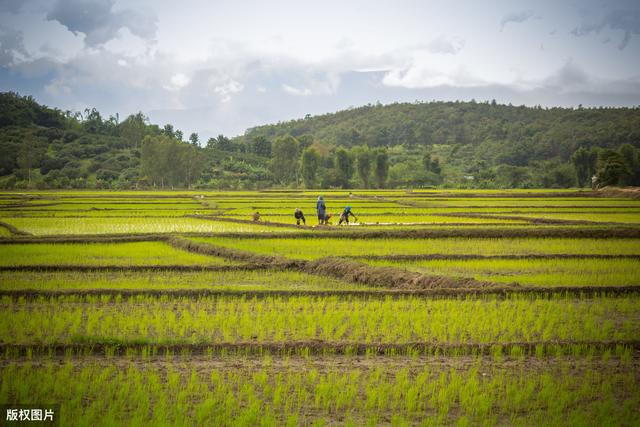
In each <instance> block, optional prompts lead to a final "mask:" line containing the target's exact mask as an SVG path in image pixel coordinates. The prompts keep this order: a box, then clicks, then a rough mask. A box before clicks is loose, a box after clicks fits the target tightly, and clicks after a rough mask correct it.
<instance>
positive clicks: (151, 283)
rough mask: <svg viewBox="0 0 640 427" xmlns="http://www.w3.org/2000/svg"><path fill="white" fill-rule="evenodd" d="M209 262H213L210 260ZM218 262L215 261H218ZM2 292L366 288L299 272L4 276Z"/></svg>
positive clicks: (0, 277) (1, 276) (0, 276)
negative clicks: (26, 290)
mask: <svg viewBox="0 0 640 427" xmlns="http://www.w3.org/2000/svg"><path fill="white" fill-rule="evenodd" d="M207 259H209V258H207ZM214 260H215V258H214ZM0 289H1V290H25V289H29V290H37V291H56V290H88V289H94V290H97V289H103V290H125V289H133V290H201V289H207V290H233V291H251V290H310V291H311V290H319V291H320V290H351V289H360V290H364V289H369V288H367V287H366V286H362V285H355V284H352V283H345V282H341V281H339V280H336V279H333V278H328V277H321V276H315V275H308V274H305V273H300V272H295V271H272V270H266V271H262V270H261V271H214V272H175V271H174V272H171V271H163V272H161V273H158V272H148V273H143V272H123V271H113V272H48V273H41V272H0Z"/></svg>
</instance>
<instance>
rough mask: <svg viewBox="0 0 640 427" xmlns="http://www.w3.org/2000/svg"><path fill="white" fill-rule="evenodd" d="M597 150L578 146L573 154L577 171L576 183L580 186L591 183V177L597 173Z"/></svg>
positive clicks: (572, 158)
mask: <svg viewBox="0 0 640 427" xmlns="http://www.w3.org/2000/svg"><path fill="white" fill-rule="evenodd" d="M596 160H597V152H596V151H595V150H587V149H586V148H584V147H580V148H578V149H577V150H576V151H575V152H574V153H573V155H572V156H571V162H572V163H573V167H574V169H575V171H576V183H577V184H578V187H584V186H585V185H588V184H590V183H591V177H592V176H593V174H594V173H595V168H596Z"/></svg>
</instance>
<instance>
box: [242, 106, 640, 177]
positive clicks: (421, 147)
mask: <svg viewBox="0 0 640 427" xmlns="http://www.w3.org/2000/svg"><path fill="white" fill-rule="evenodd" d="M285 135H292V136H294V137H296V138H298V139H303V140H305V139H311V140H313V141H314V142H315V143H316V145H318V149H319V150H320V151H322V152H327V151H328V152H331V151H332V150H334V148H335V147H337V146H339V147H346V148H351V147H358V146H368V147H369V148H376V147H384V148H387V149H388V150H389V156H390V161H391V170H390V181H391V183H392V185H394V186H419V185H420V184H421V183H425V182H426V183H428V184H432V185H442V184H443V183H444V184H445V185H447V186H466V185H469V186H480V187H495V186H498V187H527V186H543V187H549V186H560V187H564V186H569V185H576V183H578V184H580V185H585V184H586V181H585V178H584V176H581V177H577V178H578V181H579V182H576V172H577V171H576V170H575V167H574V162H572V160H571V158H572V156H573V155H574V153H575V152H576V151H577V150H579V149H580V150H579V153H578V154H579V156H578V157H580V156H582V157H584V158H586V157H591V159H592V160H591V164H590V165H588V167H587V166H584V167H583V169H584V168H587V169H588V170H587V171H581V172H582V174H581V175H586V174H587V173H589V174H591V173H595V169H596V167H597V166H596V165H595V162H596V161H597V153H596V152H597V151H599V150H601V149H610V150H614V151H619V150H620V149H621V147H623V146H625V144H630V145H631V146H633V147H635V148H636V149H638V148H639V147H640V108H639V107H636V108H541V107H525V106H512V105H499V104H497V103H496V102H495V101H493V102H485V103H478V102H474V101H472V102H428V103H423V102H417V103H397V104H391V105H380V104H378V105H366V106H363V107H359V108H351V109H348V110H344V111H339V112H337V113H331V114H324V115H320V116H313V117H311V116H307V117H305V118H303V119H299V120H292V121H288V122H281V123H277V124H272V125H266V126H257V127H254V128H251V129H249V130H248V131H247V132H246V134H245V135H244V136H243V137H241V138H240V139H241V140H244V141H251V140H256V139H258V138H267V139H270V140H273V139H276V138H278V137H282V136H285ZM581 149H584V150H586V151H589V152H590V153H588V155H587V154H585V153H584V152H583V150H581ZM625 150H626V151H627V155H630V156H631V159H629V162H627V163H629V164H628V165H627V166H628V167H630V168H633V167H634V165H631V163H635V162H636V160H637V159H636V155H635V154H630V153H629V150H630V147H628V146H627V147H626V148H625V149H623V151H625ZM591 151H593V152H591ZM610 154H611V153H608V152H605V153H603V156H601V157H602V160H603V161H604V160H605V158H607V156H609V155H610ZM430 161H431V162H433V161H436V162H437V163H439V164H436V165H435V166H436V170H435V171H436V172H439V174H438V175H439V176H433V174H431V173H429V171H428V170H429V169H430V168H429V162H430ZM578 163H580V159H578ZM585 163H586V161H585ZM425 169H427V171H426V173H425ZM431 172H433V171H431ZM590 177H591V175H589V178H590ZM623 181H625V180H624V179H623V180H621V181H620V182H618V184H624V183H629V182H631V180H629V179H627V180H626V182H623ZM465 182H466V183H465ZM634 182H635V181H634ZM609 183H610V182H609Z"/></svg>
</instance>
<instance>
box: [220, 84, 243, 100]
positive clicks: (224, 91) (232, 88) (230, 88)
mask: <svg viewBox="0 0 640 427" xmlns="http://www.w3.org/2000/svg"><path fill="white" fill-rule="evenodd" d="M243 89H244V86H243V85H242V84H241V83H239V82H237V81H235V80H229V81H228V82H227V83H225V84H223V85H220V86H215V87H214V88H213V92H214V93H217V94H218V95H220V96H221V101H222V102H229V101H231V95H233V94H235V93H238V92H241V91H242V90H243Z"/></svg>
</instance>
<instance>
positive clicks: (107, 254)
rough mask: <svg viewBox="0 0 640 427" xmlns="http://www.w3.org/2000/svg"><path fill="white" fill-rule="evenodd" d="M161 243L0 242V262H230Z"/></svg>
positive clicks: (98, 263)
mask: <svg viewBox="0 0 640 427" xmlns="http://www.w3.org/2000/svg"><path fill="white" fill-rule="evenodd" d="M231 264H233V262H230V261H227V260H225V259H222V258H217V257H213V256H207V255H200V254H194V253H190V252H186V251H181V250H179V249H175V248H173V247H171V246H169V245H167V244H165V243H162V242H127V243H65V244H53V243H29V244H23V243H15V244H7V245H0V265H3V266H16V265H49V266H55V265H86V266H93V265H96V266H98V265H121V266H127V265H203V266H204V265H231Z"/></svg>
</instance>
